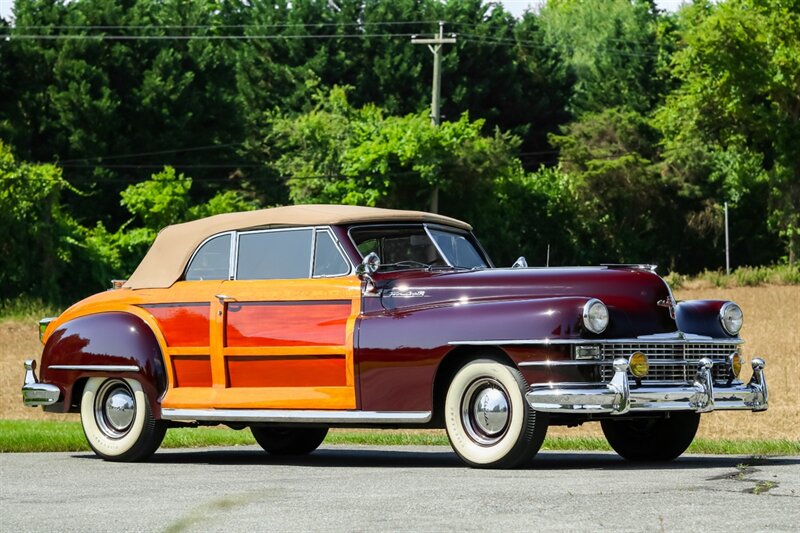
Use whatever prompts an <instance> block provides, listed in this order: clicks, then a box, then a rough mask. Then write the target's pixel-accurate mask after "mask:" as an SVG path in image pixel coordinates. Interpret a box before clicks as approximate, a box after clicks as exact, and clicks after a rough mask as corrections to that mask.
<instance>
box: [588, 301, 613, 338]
mask: <svg viewBox="0 0 800 533" xmlns="http://www.w3.org/2000/svg"><path fill="white" fill-rule="evenodd" d="M583 325H584V326H585V327H586V329H588V330H589V331H591V332H592V333H603V332H604V331H605V329H606V327H607V326H608V308H607V307H606V304H604V303H603V302H601V301H600V300H598V299H597V298H592V299H591V300H589V301H588V302H586V305H584V306H583Z"/></svg>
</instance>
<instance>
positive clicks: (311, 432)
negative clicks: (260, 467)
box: [250, 426, 328, 455]
mask: <svg viewBox="0 0 800 533" xmlns="http://www.w3.org/2000/svg"><path fill="white" fill-rule="evenodd" d="M250 431H251V432H252V433H253V437H255V439H256V442H257V443H258V444H259V445H260V446H261V447H262V448H264V450H265V451H267V452H268V453H270V454H272V455H307V454H309V453H311V452H313V451H314V450H316V449H317V448H319V445H320V444H322V441H323V440H325V436H326V435H327V434H328V428H280V427H271V426H251V427H250Z"/></svg>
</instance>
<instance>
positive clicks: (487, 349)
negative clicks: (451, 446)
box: [432, 346, 517, 427]
mask: <svg viewBox="0 0 800 533" xmlns="http://www.w3.org/2000/svg"><path fill="white" fill-rule="evenodd" d="M475 359H493V360H495V361H497V362H499V363H502V364H505V365H509V366H511V367H514V368H517V367H516V365H515V364H514V362H513V361H512V360H511V357H510V356H509V355H508V353H507V352H506V351H505V350H503V349H502V348H501V347H500V346H457V347H455V348H453V349H452V350H450V351H449V352H448V353H447V354H446V355H445V356H444V357H443V358H442V360H441V361H440V362H439V366H438V367H437V368H436V375H435V376H434V379H433V390H432V395H433V396H432V398H433V401H432V405H433V417H432V424H433V425H434V426H435V427H444V402H445V397H446V396H447V388H448V386H449V385H450V382H451V381H452V380H453V377H454V376H455V375H456V372H458V371H459V369H460V368H462V367H463V366H464V365H466V364H467V363H469V362H470V361H474V360H475Z"/></svg>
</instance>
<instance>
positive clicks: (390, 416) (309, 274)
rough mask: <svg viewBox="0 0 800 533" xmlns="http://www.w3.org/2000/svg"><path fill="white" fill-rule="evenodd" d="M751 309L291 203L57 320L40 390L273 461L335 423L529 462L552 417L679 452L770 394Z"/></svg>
mask: <svg viewBox="0 0 800 533" xmlns="http://www.w3.org/2000/svg"><path fill="white" fill-rule="evenodd" d="M742 318H743V315H742V311H741V309H740V308H739V307H738V306H737V305H736V304H735V303H732V302H724V301H686V302H680V303H677V302H675V300H674V298H673V295H672V293H671V291H670V288H669V286H668V285H667V284H666V283H665V282H664V280H663V279H661V278H660V277H659V276H658V275H656V274H655V273H654V268H652V267H650V266H647V265H605V266H600V267H584V268H573V267H570V268H527V266H526V264H525V261H524V259H523V258H520V259H519V260H518V261H517V263H516V264H515V265H514V266H513V267H511V268H495V267H494V266H493V265H492V262H491V261H490V259H489V257H488V256H487V255H486V253H485V252H484V250H483V249H482V248H481V246H480V244H479V243H478V241H477V240H476V238H475V236H474V235H473V234H472V232H471V227H470V226H469V225H468V224H465V223H464V222H460V221H458V220H454V219H452V218H448V217H444V216H440V215H434V214H429V213H422V212H414V211H394V210H386V209H374V208H364V207H349V206H292V207H280V208H275V209H265V210H261V211H252V212H245V213H231V214H225V215H218V216H214V217H210V218H206V219H202V220H197V221H194V222H187V223H185V224H178V225H175V226H169V227H167V228H165V229H164V230H163V231H162V232H161V233H160V234H159V236H158V238H157V239H156V241H155V243H154V244H153V246H152V248H151V249H150V251H149V252H148V253H147V255H146V256H145V257H144V259H143V260H142V262H141V264H140V265H139V267H138V268H137V269H136V271H135V272H134V273H133V275H132V276H131V277H130V279H128V280H127V281H124V282H122V281H117V282H115V283H114V288H113V289H111V290H109V291H107V292H104V293H101V294H96V295H94V296H91V297H89V298H87V299H85V300H83V301H81V302H79V303H77V304H75V305H73V306H72V307H70V308H69V309H67V310H66V311H65V312H64V313H63V314H62V315H61V316H59V317H58V318H54V319H44V320H43V321H42V322H41V323H40V332H41V336H42V341H43V343H44V351H43V353H42V357H41V380H40V379H38V378H37V377H36V374H35V368H36V367H35V363H34V361H32V360H29V361H26V362H25V367H26V372H25V381H24V386H23V388H22V396H23V401H24V402H25V404H27V405H30V406H44V409H45V410H46V411H49V412H80V414H81V420H82V423H83V428H84V432H85V434H86V438H87V440H88V441H89V444H90V445H91V447H92V448H93V449H94V451H95V452H96V453H97V455H99V456H101V457H103V458H105V459H109V460H115V461H135V460H141V459H144V458H146V457H148V456H150V455H151V454H152V453H153V452H154V451H155V450H156V449H157V448H158V447H159V445H160V444H161V441H162V439H163V437H164V433H165V431H166V429H167V428H168V427H172V426H187V425H208V424H227V425H228V426H231V427H234V428H244V427H249V428H250V430H251V431H252V433H253V435H254V436H255V438H256V440H257V441H258V443H259V444H260V445H261V446H262V447H263V448H264V449H265V450H267V451H268V452H270V453H274V454H303V453H309V452H311V451H313V450H314V449H316V448H317V447H318V446H319V444H320V443H321V442H322V441H323V439H324V438H325V435H326V433H327V431H328V428H330V427H343V426H346V427H372V428H398V427H417V428H441V427H444V428H446V429H447V434H448V436H449V439H450V442H451V443H452V447H453V449H454V450H455V452H456V453H457V454H458V455H459V456H460V457H461V458H462V459H463V460H464V462H466V463H467V464H469V465H471V466H476V467H495V468H509V467H515V466H518V465H520V464H522V463H523V462H525V461H528V460H530V459H531V458H532V457H533V456H534V455H535V454H536V453H537V451H538V449H539V447H540V446H541V444H542V440H543V439H544V436H545V432H546V431H547V427H548V425H569V426H575V425H580V424H583V423H585V422H590V421H599V422H600V424H601V426H602V429H603V432H604V433H605V435H606V437H607V439H608V441H609V443H610V444H611V446H612V447H613V448H614V449H615V450H616V451H617V452H618V453H619V454H620V455H621V456H623V457H625V458H627V459H632V460H671V459H673V458H675V457H677V456H679V455H680V454H681V453H683V452H684V451H685V450H686V448H687V447H688V446H689V444H690V443H691V442H692V439H693V438H694V435H695V432H696V430H697V426H698V423H699V419H700V413H704V412H709V411H713V410H715V409H716V410H722V409H726V410H727V409H740V410H750V411H763V410H765V409H766V408H767V399H768V395H767V383H766V381H765V379H764V371H763V369H764V361H763V360H762V359H759V358H754V359H753V360H752V367H753V375H752V378H751V379H750V380H749V383H747V384H744V383H743V382H742V381H740V380H739V373H740V369H741V366H742V364H743V359H742V355H741V351H740V345H741V343H742V341H741V340H740V338H739V336H738V333H739V330H740V328H741V326H742Z"/></svg>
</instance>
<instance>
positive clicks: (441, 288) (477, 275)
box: [375, 266, 677, 337]
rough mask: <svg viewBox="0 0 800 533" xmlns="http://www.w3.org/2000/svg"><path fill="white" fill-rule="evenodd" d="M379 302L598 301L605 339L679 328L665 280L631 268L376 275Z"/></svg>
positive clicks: (410, 306)
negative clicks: (606, 317)
mask: <svg viewBox="0 0 800 533" xmlns="http://www.w3.org/2000/svg"><path fill="white" fill-rule="evenodd" d="M375 281H376V282H377V284H378V287H379V288H380V289H381V304H382V306H383V308H384V309H385V310H387V311H390V312H403V311H411V310H414V309H420V308H427V307H432V306H446V305H464V304H476V305H479V304H481V303H486V302H497V301H502V300H526V299H539V298H560V297H567V296H573V297H586V298H598V299H600V300H601V301H602V302H603V303H604V304H606V306H607V307H608V309H609V314H610V318H611V320H610V324H609V328H608V329H607V330H606V331H605V332H604V334H603V335H602V336H603V337H628V336H638V335H644V334H655V333H668V332H673V331H676V330H677V327H676V324H675V320H674V318H673V317H671V316H670V309H669V307H668V306H667V305H666V304H665V302H669V301H672V295H671V293H670V290H669V287H668V286H667V284H666V282H664V280H663V279H661V277H660V276H658V275H657V274H655V273H654V272H652V271H650V270H646V269H642V268H636V267H627V266H619V267H617V266H602V267H562V268H505V269H499V268H497V269H486V270H476V271H446V272H425V271H400V272H391V273H386V274H382V275H379V276H376V279H375Z"/></svg>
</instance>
